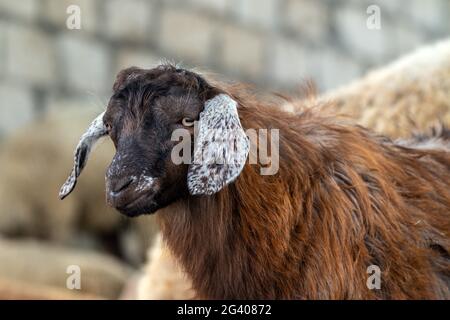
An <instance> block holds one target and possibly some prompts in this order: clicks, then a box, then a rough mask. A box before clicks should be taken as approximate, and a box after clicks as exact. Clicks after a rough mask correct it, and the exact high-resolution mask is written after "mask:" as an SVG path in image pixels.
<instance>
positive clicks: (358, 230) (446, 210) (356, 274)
mask: <svg viewBox="0 0 450 320" xmlns="http://www.w3.org/2000/svg"><path fill="white" fill-rule="evenodd" d="M223 91H225V92H226V93H228V94H229V95H230V96H232V97H233V98H234V99H236V100H237V101H238V102H239V115H240V118H241V122H242V126H243V127H244V129H248V128H254V129H258V128H262V129H266V128H269V129H270V128H278V129H280V169H279V172H278V173H277V174H276V175H274V176H261V175H260V173H259V167H260V166H259V165H249V164H246V166H245V168H244V170H243V172H242V173H241V175H240V176H239V177H238V179H237V180H236V182H235V183H234V184H231V185H229V186H228V187H226V188H225V189H223V190H222V191H220V192H219V193H217V194H216V195H214V196H210V197H207V196H203V197H187V198H185V199H182V200H179V201H177V202H176V203H174V204H172V205H170V206H169V207H167V208H165V209H163V211H159V214H158V215H159V218H160V221H161V225H162V232H163V236H164V238H165V240H166V241H167V243H168V245H169V246H170V248H171V249H172V250H173V251H174V253H175V255H176V256H177V257H178V258H179V259H180V261H181V262H182V265H183V266H184V268H185V269H186V271H187V272H188V274H189V275H190V276H191V278H192V280H193V286H194V289H195V290H196V291H197V292H198V294H199V296H200V297H204V298H212V299H223V298H225V299H229V298H238V299H239V298H242V299H261V298H262V299H265V298H271V299H276V298H283V299H438V298H450V293H449V284H450V256H449V252H450V241H449V237H448V233H449V230H450V219H449V217H450V190H449V182H450V153H448V152H444V151H440V150H419V149H414V148H409V147H406V146H399V145H396V144H394V143H393V142H391V141H390V140H388V139H387V138H384V137H380V136H376V135H374V134H372V133H371V132H369V131H367V130H366V129H364V128H362V127H358V126H352V125H349V124H346V123H344V122H341V121H340V120H337V119H335V118H333V117H331V116H325V115H324V108H317V109H316V110H314V109H312V110H307V111H304V112H302V113H301V114H299V115H293V114H289V113H286V112H283V111H278V110H277V109H275V108H274V106H273V105H270V104H265V103H262V102H261V101H259V100H258V99H256V98H255V97H253V96H251V95H250V94H247V93H246V91H245V90H243V89H242V88H240V87H228V88H224V89H223ZM252 143H253V142H252ZM448 143H449V144H450V141H449V142H448ZM373 264H375V265H377V266H379V267H380V269H381V272H382V274H381V289H380V290H377V289H373V290H369V289H368V287H367V285H366V281H367V278H368V276H369V275H368V274H367V273H366V270H367V267H368V266H370V265H373Z"/></svg>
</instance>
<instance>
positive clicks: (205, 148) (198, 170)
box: [187, 94, 250, 195]
mask: <svg viewBox="0 0 450 320" xmlns="http://www.w3.org/2000/svg"><path fill="white" fill-rule="evenodd" d="M249 149H250V144H249V139H248V137H247V136H246V134H245V132H244V130H243V129H242V126H241V122H240V120H239V115H238V112H237V103H236V101H234V100H233V99H232V98H231V97H229V96H228V95H225V94H220V95H217V96H216V97H214V98H212V99H211V100H208V101H206V103H205V108H204V110H203V111H202V112H201V113H200V119H199V129H198V136H197V139H196V146H195V150H194V159H193V160H194V161H193V164H191V165H190V167H189V171H188V176H187V179H188V188H189V191H190V193H191V194H193V195H200V194H206V195H211V194H214V193H216V192H218V191H220V190H221V189H222V188H223V187H224V186H225V185H227V184H229V183H231V182H233V181H234V180H235V179H236V178H237V177H238V176H239V174H240V173H241V171H242V169H243V168H244V165H245V162H246V160H247V156H248V153H249Z"/></svg>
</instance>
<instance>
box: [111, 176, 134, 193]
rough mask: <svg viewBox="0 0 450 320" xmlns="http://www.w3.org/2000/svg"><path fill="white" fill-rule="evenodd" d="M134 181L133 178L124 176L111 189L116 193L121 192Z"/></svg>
mask: <svg viewBox="0 0 450 320" xmlns="http://www.w3.org/2000/svg"><path fill="white" fill-rule="evenodd" d="M133 182H134V179H133V178H122V179H120V180H119V181H118V182H117V183H115V185H114V186H113V187H112V188H111V191H112V192H113V193H115V194H118V193H121V192H122V191H124V190H125V189H127V188H128V187H129V186H130V185H131V184H132V183H133Z"/></svg>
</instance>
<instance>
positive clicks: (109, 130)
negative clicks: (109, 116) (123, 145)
mask: <svg viewBox="0 0 450 320" xmlns="http://www.w3.org/2000/svg"><path fill="white" fill-rule="evenodd" d="M105 127H106V130H107V131H108V134H110V133H111V125H110V124H109V123H105Z"/></svg>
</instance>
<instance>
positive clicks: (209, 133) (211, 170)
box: [60, 65, 249, 216]
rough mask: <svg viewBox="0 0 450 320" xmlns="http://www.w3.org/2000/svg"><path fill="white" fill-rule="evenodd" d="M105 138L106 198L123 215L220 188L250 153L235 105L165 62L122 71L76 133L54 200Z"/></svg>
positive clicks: (69, 187)
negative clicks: (109, 154)
mask: <svg viewBox="0 0 450 320" xmlns="http://www.w3.org/2000/svg"><path fill="white" fill-rule="evenodd" d="M105 135H109V137H110V138H111V139H112V141H113V142H114V145H115V147H116V154H115V156H114V158H113V160H112V162H111V164H110V166H109V168H108V169H107V173H106V199H107V202H108V204H110V205H111V206H113V207H115V208H117V209H118V210H119V211H120V212H122V213H124V214H126V215H128V216H136V215H139V214H142V213H153V212H155V211H156V210H158V209H160V208H162V207H165V206H167V205H168V204H170V203H172V202H174V201H176V200H177V199H179V198H181V197H187V196H191V195H211V194H213V193H216V192H218V191H220V190H221V189H222V188H223V187H224V186H225V185H227V184H228V183H230V182H232V181H233V180H234V179H235V178H236V177H237V176H238V175H239V173H240V172H241V170H242V167H243V165H244V163H245V160H246V158H247V155H248V149H249V143H248V139H247V137H246V136H245V133H244V132H243V129H242V127H241V125H240V121H239V117H238V114H237V103H236V102H235V101H234V100H233V99H232V98H231V97H229V96H228V95H226V94H225V93H223V92H222V91H221V90H220V89H218V88H215V87H213V86H211V85H210V84H208V83H207V82H206V81H205V80H204V79H203V78H202V77H201V76H200V75H198V74H196V73H193V72H190V71H187V70H185V69H180V68H176V67H174V66H168V65H162V66H159V67H157V68H154V69H150V70H144V69H139V68H134V67H133V68H128V69H125V70H123V71H121V72H120V73H119V74H118V76H117V79H116V82H115V83H114V86H113V95H112V97H111V99H110V101H109V104H108V107H107V109H106V111H105V112H104V113H103V114H101V115H100V116H99V117H98V118H97V119H96V120H95V121H94V122H93V124H92V125H91V126H90V127H89V129H88V130H87V132H86V133H85V134H84V135H83V137H82V139H81V141H80V143H79V145H78V147H77V151H76V153H75V166H74V169H73V171H72V174H71V176H70V177H69V179H68V181H67V182H66V184H65V185H64V186H63V188H62V189H61V192H60V197H61V198H64V197H65V196H67V195H68V194H69V193H70V192H71V191H72V190H73V188H74V187H75V183H76V179H77V177H78V176H79V174H80V173H81V170H82V169H83V167H84V165H85V163H86V161H87V158H88V154H89V151H90V149H91V147H92V145H93V143H95V141H96V140H98V138H99V137H102V136H105Z"/></svg>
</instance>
